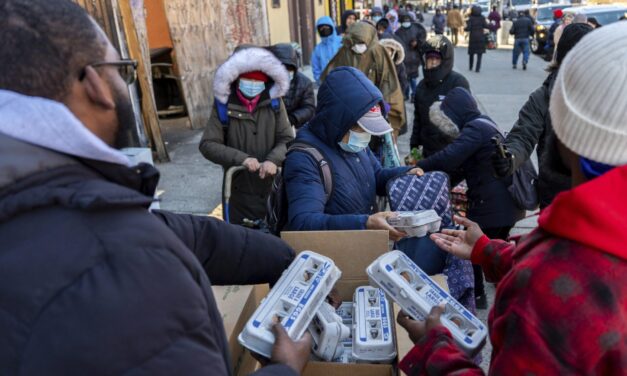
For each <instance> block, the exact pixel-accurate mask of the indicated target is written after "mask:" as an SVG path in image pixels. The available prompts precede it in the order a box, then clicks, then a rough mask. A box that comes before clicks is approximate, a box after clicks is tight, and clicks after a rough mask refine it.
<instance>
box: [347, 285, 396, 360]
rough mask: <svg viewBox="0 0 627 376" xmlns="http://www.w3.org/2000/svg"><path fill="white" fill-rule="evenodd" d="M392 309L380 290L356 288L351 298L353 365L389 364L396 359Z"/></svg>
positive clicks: (368, 287) (370, 287)
mask: <svg viewBox="0 0 627 376" xmlns="http://www.w3.org/2000/svg"><path fill="white" fill-rule="evenodd" d="M393 323H394V322H393V321H392V306H391V304H390V302H389V301H388V300H387V298H386V297H385V293H384V292H383V290H381V289H379V288H376V287H372V286H360V287H358V288H357V289H356V290H355V294H354V295H353V358H355V360H356V361H357V363H365V362H367V363H391V362H392V361H394V359H395V358H396V341H394V330H393V328H392V325H393Z"/></svg>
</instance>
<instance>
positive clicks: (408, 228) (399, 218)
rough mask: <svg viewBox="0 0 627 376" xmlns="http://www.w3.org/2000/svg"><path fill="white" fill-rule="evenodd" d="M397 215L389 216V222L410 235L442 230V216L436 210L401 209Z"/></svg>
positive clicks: (414, 235)
mask: <svg viewBox="0 0 627 376" xmlns="http://www.w3.org/2000/svg"><path fill="white" fill-rule="evenodd" d="M396 213H397V215H396V217H391V218H388V220H387V221H388V223H389V224H390V225H391V226H393V227H394V228H395V229H397V230H399V231H403V232H405V233H406V234H407V235H408V236H410V237H418V238H420V237H423V236H426V235H427V234H428V233H430V232H437V231H439V230H440V225H441V224H442V218H440V216H438V213H437V212H436V211H435V210H432V209H430V210H419V211H399V212H396Z"/></svg>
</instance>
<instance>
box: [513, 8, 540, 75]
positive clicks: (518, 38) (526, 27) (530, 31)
mask: <svg viewBox="0 0 627 376" xmlns="http://www.w3.org/2000/svg"><path fill="white" fill-rule="evenodd" d="M509 33H510V34H511V35H513V36H514V50H513V51H512V68H513V69H516V68H517V66H518V57H519V56H520V53H521V52H522V54H523V62H522V66H523V70H527V64H528V63H529V38H531V37H532V36H533V35H534V33H535V30H534V28H533V21H532V20H531V18H529V17H527V16H526V15H525V13H523V12H520V14H519V17H518V19H517V20H516V21H514V25H512V28H511V29H510V30H509Z"/></svg>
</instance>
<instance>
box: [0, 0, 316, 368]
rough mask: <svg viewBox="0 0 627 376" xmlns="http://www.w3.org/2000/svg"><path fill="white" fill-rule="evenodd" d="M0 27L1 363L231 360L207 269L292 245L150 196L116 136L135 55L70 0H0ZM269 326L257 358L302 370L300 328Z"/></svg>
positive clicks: (145, 168)
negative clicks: (160, 206)
mask: <svg viewBox="0 0 627 376" xmlns="http://www.w3.org/2000/svg"><path fill="white" fill-rule="evenodd" d="M0 34H2V39H0V64H1V65H2V66H3V74H2V75H0V244H2V246H1V247H0V260H1V261H0V269H1V272H0V333H2V335H1V338H2V339H0V374H2V375H18V374H19V375H121V374H134V375H175V374H179V375H230V374H231V361H230V355H229V351H228V348H229V346H228V342H227V339H226V336H225V332H224V327H223V324H222V318H221V315H220V312H218V309H217V306H216V301H215V299H214V296H213V293H212V290H211V285H212V284H216V285H223V284H256V283H273V282H275V281H277V279H278V278H279V277H280V275H281V273H282V272H283V270H284V269H285V268H286V267H287V266H288V265H289V264H290V262H291V260H292V259H293V257H294V252H293V250H291V249H290V248H289V247H288V246H287V245H286V244H285V243H283V242H282V241H281V240H280V239H277V238H273V237H271V236H267V235H264V234H261V233H258V232H254V231H250V230H246V229H243V228H241V227H236V226H231V225H227V224H225V223H222V222H220V221H218V220H214V219H211V218H207V217H195V216H191V215H177V214H173V213H168V212H165V211H160V212H150V211H149V210H148V206H149V205H150V204H151V202H152V201H153V196H154V192H155V188H156V185H157V181H158V177H159V174H158V172H157V170H156V169H155V168H154V167H152V166H149V165H146V164H140V165H138V166H130V165H129V162H128V159H126V157H125V156H124V155H123V154H122V153H120V152H119V151H117V150H116V149H114V148H112V147H111V146H110V145H119V141H118V140H120V138H119V136H120V135H121V134H123V133H124V132H125V131H127V130H128V129H129V128H130V127H132V126H134V122H133V118H132V107H131V105H130V99H129V95H128V89H127V86H126V84H127V83H130V82H132V81H133V79H134V64H133V63H134V62H132V61H128V60H121V59H120V57H119V55H118V53H117V52H116V51H115V49H114V48H113V46H112V45H111V44H110V43H109V41H108V40H106V37H105V35H104V33H103V31H102V30H101V29H100V28H99V27H98V26H97V25H96V24H95V23H94V21H93V20H92V19H91V18H90V17H88V15H87V14H86V13H85V11H84V10H83V9H82V8H80V7H79V6H78V5H76V4H74V3H72V2H70V1H68V0H5V1H3V2H2V3H0ZM17 46H22V47H23V46H31V47H32V46H37V48H34V47H33V48H18V47H17ZM18 57H19V58H18ZM15 61H19V62H20V64H13V63H12V62H15ZM274 329H275V334H276V336H277V341H276V343H275V348H274V351H273V359H272V363H273V365H270V366H269V367H266V368H262V369H261V370H259V371H258V374H260V375H286V376H287V375H296V374H298V373H299V372H301V370H302V367H304V365H305V363H306V359H307V358H308V356H309V353H310V347H311V343H310V341H309V339H308V338H304V339H303V340H300V341H296V342H294V341H292V340H291V339H290V338H289V337H287V335H286V334H285V332H284V331H283V330H282V327H279V326H276V327H274ZM307 337H308V336H307Z"/></svg>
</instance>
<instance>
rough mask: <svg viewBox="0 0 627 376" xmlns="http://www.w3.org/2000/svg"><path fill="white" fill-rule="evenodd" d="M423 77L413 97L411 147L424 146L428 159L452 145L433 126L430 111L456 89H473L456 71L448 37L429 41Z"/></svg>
mask: <svg viewBox="0 0 627 376" xmlns="http://www.w3.org/2000/svg"><path fill="white" fill-rule="evenodd" d="M421 52H422V56H423V57H422V58H423V59H424V61H425V65H424V66H423V67H422V73H423V75H424V78H423V79H422V81H420V83H419V84H418V87H417V88H416V95H415V96H414V108H415V110H414V127H413V130H412V134H411V140H410V146H411V148H419V147H420V146H422V147H423V150H422V152H423V155H424V156H425V157H428V156H430V155H432V154H434V153H436V152H438V151H440V150H441V149H443V148H444V147H445V146H446V145H448V144H449V142H450V138H449V137H447V136H446V135H444V134H442V132H440V131H439V130H438V128H437V127H435V126H434V125H433V124H431V121H430V120H429V110H430V108H431V105H432V104H433V103H434V102H435V101H439V100H442V99H443V98H444V97H445V96H446V94H447V93H448V92H449V91H451V90H452V89H453V88H456V87H463V88H465V89H468V90H470V85H469V84H468V80H466V78H465V77H464V76H462V75H461V74H459V73H457V72H455V71H453V65H454V60H455V49H454V47H453V44H452V43H451V41H450V40H448V39H447V38H446V37H445V36H442V35H436V36H434V37H431V38H429V39H427V41H426V43H425V44H424V45H423V48H422V51H421Z"/></svg>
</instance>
